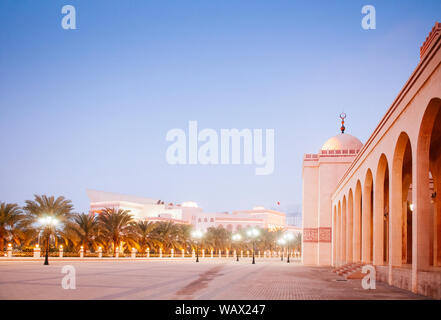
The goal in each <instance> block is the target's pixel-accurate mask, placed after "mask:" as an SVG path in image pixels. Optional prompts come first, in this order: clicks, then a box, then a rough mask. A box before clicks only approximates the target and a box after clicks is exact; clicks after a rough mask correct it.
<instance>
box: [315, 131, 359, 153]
mask: <svg viewBox="0 0 441 320" xmlns="http://www.w3.org/2000/svg"><path fill="white" fill-rule="evenodd" d="M361 147H363V144H362V143H361V141H360V140H359V139H358V138H356V137H354V136H352V135H350V134H347V133H341V134H339V135H336V136H335V137H332V138H330V139H329V140H328V141H326V142H325V144H324V145H323V147H322V150H360V149H361Z"/></svg>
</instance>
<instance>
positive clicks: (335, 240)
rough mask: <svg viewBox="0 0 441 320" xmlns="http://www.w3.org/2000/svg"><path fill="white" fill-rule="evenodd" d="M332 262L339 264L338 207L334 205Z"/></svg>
mask: <svg viewBox="0 0 441 320" xmlns="http://www.w3.org/2000/svg"><path fill="white" fill-rule="evenodd" d="M332 221H333V226H332V261H333V265H334V266H335V265H336V264H337V206H336V205H334V211H333V216H332Z"/></svg>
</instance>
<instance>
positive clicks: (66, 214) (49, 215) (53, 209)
mask: <svg viewBox="0 0 441 320" xmlns="http://www.w3.org/2000/svg"><path fill="white" fill-rule="evenodd" d="M34 198H35V199H34V200H26V201H25V203H26V205H25V206H24V207H23V209H24V210H25V212H26V213H27V216H26V218H27V222H28V223H29V224H35V223H38V222H41V221H42V220H41V219H51V220H50V221H51V222H52V224H51V223H46V224H44V225H42V227H43V228H42V230H41V231H42V232H43V236H44V237H45V239H46V259H45V264H47V256H48V251H49V239H50V237H51V235H56V233H57V232H59V231H60V229H57V227H56V225H55V223H57V224H64V223H66V222H68V221H69V219H70V218H71V216H72V210H73V205H72V202H71V201H70V200H68V199H66V198H64V197H62V196H60V197H57V198H55V197H54V196H50V197H48V196H46V195H42V196H39V195H34ZM46 221H48V220H46Z"/></svg>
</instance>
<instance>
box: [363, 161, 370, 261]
mask: <svg viewBox="0 0 441 320" xmlns="http://www.w3.org/2000/svg"><path fill="white" fill-rule="evenodd" d="M363 200H364V201H363V206H362V213H361V220H362V226H363V227H362V229H361V234H362V240H361V241H362V243H363V244H362V248H363V249H362V252H361V254H362V259H361V260H362V261H363V262H366V263H370V262H372V256H373V250H372V247H373V237H372V229H373V228H372V223H373V210H372V207H373V205H372V204H373V177H372V171H371V169H368V170H367V172H366V177H365V179H364V186H363Z"/></svg>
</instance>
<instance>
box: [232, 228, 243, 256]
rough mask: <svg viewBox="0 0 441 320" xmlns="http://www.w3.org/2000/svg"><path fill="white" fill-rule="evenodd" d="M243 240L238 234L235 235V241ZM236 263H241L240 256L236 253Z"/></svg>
mask: <svg viewBox="0 0 441 320" xmlns="http://www.w3.org/2000/svg"><path fill="white" fill-rule="evenodd" d="M241 239H242V236H241V235H240V234H238V233H236V234H234V235H233V241H236V242H239V241H240V240H241ZM236 261H239V254H238V252H237V251H236Z"/></svg>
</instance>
